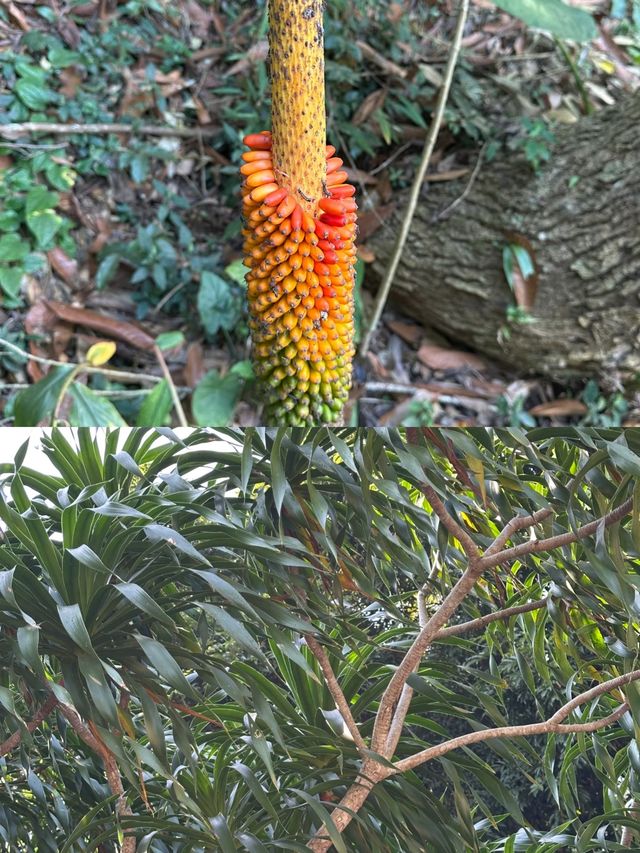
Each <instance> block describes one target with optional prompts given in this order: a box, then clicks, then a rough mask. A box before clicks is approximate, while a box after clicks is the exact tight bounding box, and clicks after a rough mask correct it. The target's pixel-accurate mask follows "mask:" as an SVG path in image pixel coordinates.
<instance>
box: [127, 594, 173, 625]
mask: <svg viewBox="0 0 640 853" xmlns="http://www.w3.org/2000/svg"><path fill="white" fill-rule="evenodd" d="M115 588H116V589H117V590H118V591H119V592H121V593H122V595H124V597H125V598H126V599H127V600H128V601H130V602H131V603H132V604H133V605H135V606H136V607H138V608H139V609H140V610H142V611H143V612H144V613H146V614H147V615H148V616H151V617H152V618H153V619H157V620H158V622H162V623H163V624H164V625H166V626H167V627H168V628H173V629H175V627H176V626H175V622H174V621H173V619H171V617H170V616H169V615H168V614H167V613H165V611H164V610H163V609H162V607H160V605H159V604H158V603H157V602H156V601H155V600H154V599H153V598H151V596H150V595H149V593H148V592H146V591H145V590H144V589H143V588H142V587H141V586H139V585H138V584H137V583H117V584H115Z"/></svg>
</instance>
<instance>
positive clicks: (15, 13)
mask: <svg viewBox="0 0 640 853" xmlns="http://www.w3.org/2000/svg"><path fill="white" fill-rule="evenodd" d="M2 5H3V6H5V7H6V10H7V12H8V13H9V17H10V18H11V19H12V20H13V21H14V22H15V23H16V24H17V25H18V26H19V27H20V29H21V30H23V32H25V33H28V32H29V30H30V29H31V26H30V24H29V22H28V21H27V19H26V18H25V16H24V15H23V13H22V11H21V10H20V9H18V7H17V6H16V4H15V3H10V2H7V0H2Z"/></svg>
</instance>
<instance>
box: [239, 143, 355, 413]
mask: <svg viewBox="0 0 640 853" xmlns="http://www.w3.org/2000/svg"><path fill="white" fill-rule="evenodd" d="M244 141H245V144H246V145H247V146H248V147H249V148H250V150H249V151H247V152H245V153H244V154H243V155H242V156H243V160H244V161H245V162H244V165H243V166H242V168H241V172H242V174H243V175H244V184H243V213H244V217H245V221H246V228H245V230H244V232H243V234H244V237H245V244H244V252H245V264H246V265H247V266H249V267H250V271H249V272H248V273H247V295H248V299H249V312H250V321H249V325H250V328H251V333H252V340H253V356H254V365H255V370H256V374H257V376H258V377H259V379H260V381H261V383H262V385H263V387H264V389H265V398H266V400H265V402H266V412H265V421H266V422H267V423H277V424H280V423H284V424H291V425H300V424H313V423H319V422H320V423H327V422H331V421H335V420H337V419H338V418H339V417H340V414H341V412H342V407H343V406H344V402H345V400H346V399H347V396H348V393H349V386H350V382H351V360H352V358H353V352H354V348H353V285H354V264H355V259H356V250H355V246H354V239H355V233H356V202H355V200H354V198H353V195H354V193H355V188H354V187H352V186H351V185H349V184H347V183H345V180H346V178H347V173H346V172H345V171H342V170H341V168H340V167H341V166H342V160H340V158H338V157H334V156H333V154H334V153H335V148H333V146H331V145H329V146H327V147H326V177H325V179H324V185H325V188H326V195H324V196H323V197H321V198H320V199H319V200H318V202H317V210H316V211H315V215H314V213H313V212H309V210H303V207H302V204H301V203H300V202H299V201H298V200H297V199H296V198H295V197H294V195H293V194H292V193H291V192H290V191H289V190H288V189H287V188H286V187H282V186H280V184H279V182H278V180H277V172H276V171H275V170H274V165H273V160H272V154H271V134H270V133H268V132H264V133H260V134H252V135H250V136H247V137H245V140H244Z"/></svg>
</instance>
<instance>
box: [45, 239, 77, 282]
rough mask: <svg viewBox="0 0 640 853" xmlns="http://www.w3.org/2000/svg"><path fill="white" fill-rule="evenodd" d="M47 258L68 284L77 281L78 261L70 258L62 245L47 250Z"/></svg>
mask: <svg viewBox="0 0 640 853" xmlns="http://www.w3.org/2000/svg"><path fill="white" fill-rule="evenodd" d="M47 258H48V259H49V263H50V264H51V266H52V267H53V269H54V270H55V271H56V272H57V273H58V275H59V276H60V278H62V279H63V280H64V281H66V282H67V284H72V283H74V282H76V280H77V278H78V262H77V261H76V260H74V259H73V258H70V257H69V255H67V253H66V252H65V251H64V250H63V249H61V248H60V246H56V247H55V248H53V249H51V250H50V251H49V252H47Z"/></svg>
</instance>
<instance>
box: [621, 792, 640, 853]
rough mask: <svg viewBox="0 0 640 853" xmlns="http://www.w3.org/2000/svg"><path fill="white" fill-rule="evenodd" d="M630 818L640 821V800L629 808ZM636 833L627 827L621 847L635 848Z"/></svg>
mask: <svg viewBox="0 0 640 853" xmlns="http://www.w3.org/2000/svg"><path fill="white" fill-rule="evenodd" d="M629 817H631V819H632V820H640V800H638V799H635V800H633V802H632V803H631V806H630V807H629ZM635 836H636V831H635V830H634V829H632V828H631V827H630V826H625V827H624V829H623V830H622V835H621V837H620V846H621V847H626V848H631V847H633V843H634V838H635Z"/></svg>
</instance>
